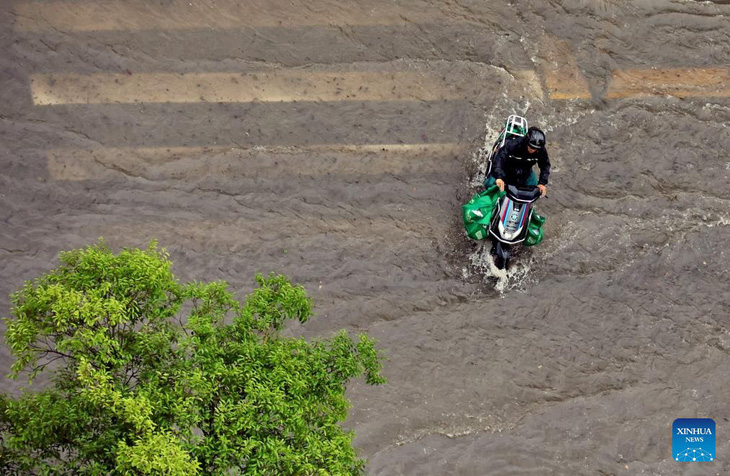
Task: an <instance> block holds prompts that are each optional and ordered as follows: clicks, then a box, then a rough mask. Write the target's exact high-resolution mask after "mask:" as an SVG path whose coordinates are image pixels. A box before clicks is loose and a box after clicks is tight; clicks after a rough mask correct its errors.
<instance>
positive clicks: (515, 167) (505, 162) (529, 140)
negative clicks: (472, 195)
mask: <svg viewBox="0 0 730 476" xmlns="http://www.w3.org/2000/svg"><path fill="white" fill-rule="evenodd" d="M535 162H537V166H538V168H539V169H540V179H539V180H538V179H537V177H536V176H535V173H534V172H533V171H532V166H533V165H535ZM549 176H550V159H549V158H548V153H547V149H546V148H545V133H544V132H542V131H541V130H540V129H538V128H537V127H530V128H529V129H528V130H527V134H525V136H524V137H521V138H515V139H511V140H508V141H507V142H506V143H505V144H504V146H502V147H501V148H500V149H499V151H498V152H497V155H495V156H494V159H493V165H492V172H491V173H490V174H489V177H487V179H486V180H485V181H484V186H485V187H487V188H489V187H491V186H492V185H494V184H495V183H496V184H497V185H498V186H499V189H500V190H502V191H503V190H504V186H505V182H507V183H510V184H512V185H515V186H517V187H535V186H537V188H539V189H540V193H541V194H542V196H545V194H546V193H547V183H548V177H549Z"/></svg>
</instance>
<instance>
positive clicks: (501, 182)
mask: <svg viewBox="0 0 730 476" xmlns="http://www.w3.org/2000/svg"><path fill="white" fill-rule="evenodd" d="M494 183H496V184H497V187H499V191H500V192H504V180H502V179H501V178H498V179H497V181H496V182H494ZM543 195H544V194H543Z"/></svg>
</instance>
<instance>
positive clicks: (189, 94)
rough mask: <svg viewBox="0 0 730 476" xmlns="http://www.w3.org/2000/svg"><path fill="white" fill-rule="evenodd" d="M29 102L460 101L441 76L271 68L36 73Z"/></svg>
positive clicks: (452, 87) (453, 89)
mask: <svg viewBox="0 0 730 476" xmlns="http://www.w3.org/2000/svg"><path fill="white" fill-rule="evenodd" d="M30 86H31V93H32V96H33V103H34V104H35V105H38V106H46V105H56V104H108V103H198V102H224V103H238V102H290V101H434V100H440V99H463V98H464V96H465V94H464V93H461V94H459V93H457V92H456V91H457V90H458V88H455V87H454V85H453V84H452V83H451V82H450V81H449V80H447V79H446V78H444V77H443V76H442V75H435V74H429V73H421V72H411V71H408V72H341V71H322V72H312V71H306V70H275V71H262V72H256V73H189V74H174V73H144V74H134V75H128V74H90V75H81V74H38V75H33V76H31V85H30Z"/></svg>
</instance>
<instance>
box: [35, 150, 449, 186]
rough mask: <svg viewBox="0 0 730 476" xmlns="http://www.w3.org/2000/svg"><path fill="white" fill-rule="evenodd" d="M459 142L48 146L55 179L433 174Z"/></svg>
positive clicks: (444, 165) (444, 168)
mask: <svg viewBox="0 0 730 476" xmlns="http://www.w3.org/2000/svg"><path fill="white" fill-rule="evenodd" d="M461 151H462V147H461V146H460V145H458V144H451V143H446V144H367V145H314V146H304V147H260V146H259V147H251V148H231V147H230V146H225V147H223V146H216V147H155V148H132V147H125V148H106V149H93V150H90V149H57V150H52V151H48V152H47V153H46V157H47V159H48V171H49V174H50V175H51V177H52V178H53V179H55V180H94V179H99V178H101V177H103V176H105V175H107V174H109V173H114V172H118V173H121V174H124V175H128V176H133V177H144V178H146V179H149V180H165V179H180V180H183V179H184V180H197V179H200V178H202V177H205V176H210V175H225V176H227V177H236V178H239V177H269V178H271V177H282V176H289V177H292V176H297V175H301V176H326V175H330V174H340V175H380V174H388V173H390V174H399V173H413V174H427V173H445V172H448V171H449V170H452V169H453V168H454V165H455V163H454V160H453V159H454V158H455V157H456V156H457V155H458V154H459V153H460V152H461Z"/></svg>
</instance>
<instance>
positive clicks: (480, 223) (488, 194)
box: [461, 185, 505, 240]
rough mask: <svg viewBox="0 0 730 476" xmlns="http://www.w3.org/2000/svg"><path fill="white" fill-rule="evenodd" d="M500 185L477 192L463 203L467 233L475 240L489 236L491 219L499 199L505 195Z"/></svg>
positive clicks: (462, 210) (462, 211) (463, 215)
mask: <svg viewBox="0 0 730 476" xmlns="http://www.w3.org/2000/svg"><path fill="white" fill-rule="evenodd" d="M504 194H505V192H501V191H500V190H499V187H498V186H496V185H492V186H491V187H489V188H488V189H486V190H485V191H483V192H482V193H477V194H476V195H474V196H473V197H471V200H469V201H468V202H467V203H466V204H464V205H462V207H461V213H462V218H463V220H464V228H466V234H467V235H468V236H469V238H471V239H473V240H483V239H485V238H486V237H487V236H489V231H488V229H489V221H490V220H491V218H492V210H494V207H495V205H497V200H499V199H500V198H501V197H503V196H504Z"/></svg>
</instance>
